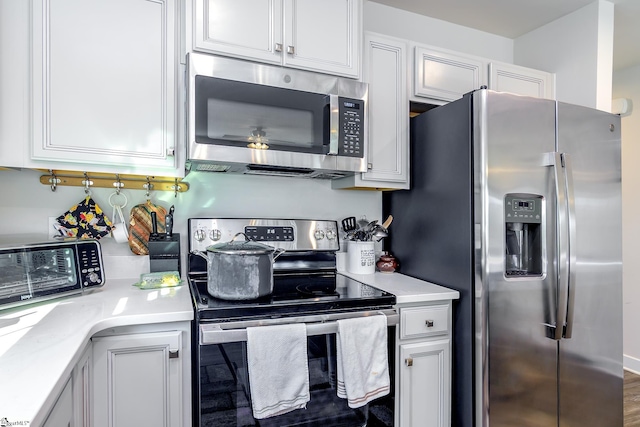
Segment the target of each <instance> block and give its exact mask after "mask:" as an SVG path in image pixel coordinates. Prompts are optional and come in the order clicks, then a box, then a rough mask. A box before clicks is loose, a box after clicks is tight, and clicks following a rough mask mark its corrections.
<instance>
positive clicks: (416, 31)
mask: <svg viewBox="0 0 640 427" xmlns="http://www.w3.org/2000/svg"><path fill="white" fill-rule="evenodd" d="M364 29H365V31H372V32H376V33H380V34H385V35H388V36H393V37H398V38H402V39H406V40H411V41H414V42H417V43H422V44H426V45H431V46H435V47H440V48H445V49H451V50H454V51H457V52H462V53H467V54H470V55H475V56H481V57H484V58H488V59H493V60H495V61H502V62H508V63H512V62H513V40H512V39H509V38H506V37H501V36H496V35H494V34H489V33H486V32H484V31H478V30H474V29H472V28H468V27H463V26H461V25H456V24H452V23H450V22H446V21H442V20H439V19H435V18H430V17H428V16H423V15H418V14H416V13H410V12H405V11H403V10H400V9H396V8H393V7H389V6H386V5H382V4H379V3H373V2H370V1H366V0H365V2H364Z"/></svg>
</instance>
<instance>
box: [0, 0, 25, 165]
mask: <svg viewBox="0 0 640 427" xmlns="http://www.w3.org/2000/svg"><path fill="white" fill-rule="evenodd" d="M0 58H1V59H0V166H7V167H23V166H24V161H25V158H26V157H27V156H28V153H29V150H28V148H29V104H30V103H29V3H28V2H26V1H0Z"/></svg>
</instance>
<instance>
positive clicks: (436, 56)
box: [413, 46, 487, 102]
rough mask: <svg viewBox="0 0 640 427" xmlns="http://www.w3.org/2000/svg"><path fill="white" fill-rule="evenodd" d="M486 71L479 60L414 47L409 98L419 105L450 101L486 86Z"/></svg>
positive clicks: (452, 53) (485, 66)
mask: <svg viewBox="0 0 640 427" xmlns="http://www.w3.org/2000/svg"><path fill="white" fill-rule="evenodd" d="M486 70H487V63H486V62H485V61H483V60H482V59H481V58H476V57H473V56H468V55H464V54H461V53H454V52H448V51H444V50H436V49H432V48H427V47H423V46H415V48H414V73H413V77H414V81H413V96H414V97H415V99H416V100H418V101H419V102H420V101H421V102H427V101H425V99H430V100H437V101H445V102H446V101H454V100H456V99H459V98H462V95H464V94H465V93H467V92H471V91H472V90H476V89H479V88H480V86H483V85H486V84H487V72H486Z"/></svg>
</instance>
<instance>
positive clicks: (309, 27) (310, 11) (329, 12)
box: [283, 0, 362, 77]
mask: <svg viewBox="0 0 640 427" xmlns="http://www.w3.org/2000/svg"><path fill="white" fill-rule="evenodd" d="M284 4H285V7H284V23H285V30H284V36H285V40H284V47H283V50H284V52H285V53H284V59H283V61H284V64H285V65H288V66H291V67H296V68H304V69H307V70H311V71H319V72H324V73H329V74H336V75H342V76H347V77H358V75H359V72H360V70H359V60H360V55H359V51H360V41H361V32H362V30H361V24H360V21H361V19H360V17H361V14H362V0H323V1H308V0H284Z"/></svg>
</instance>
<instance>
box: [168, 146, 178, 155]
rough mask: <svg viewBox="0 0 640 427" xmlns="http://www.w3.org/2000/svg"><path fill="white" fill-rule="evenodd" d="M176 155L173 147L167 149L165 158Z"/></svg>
mask: <svg viewBox="0 0 640 427" xmlns="http://www.w3.org/2000/svg"><path fill="white" fill-rule="evenodd" d="M175 155H176V149H175V148H173V147H169V148H167V156H169V157H173V156H175Z"/></svg>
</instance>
